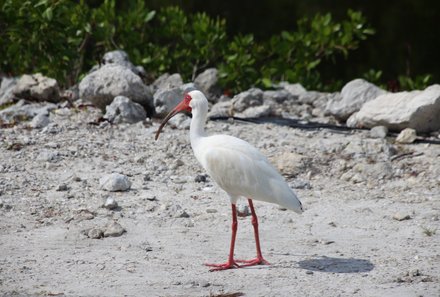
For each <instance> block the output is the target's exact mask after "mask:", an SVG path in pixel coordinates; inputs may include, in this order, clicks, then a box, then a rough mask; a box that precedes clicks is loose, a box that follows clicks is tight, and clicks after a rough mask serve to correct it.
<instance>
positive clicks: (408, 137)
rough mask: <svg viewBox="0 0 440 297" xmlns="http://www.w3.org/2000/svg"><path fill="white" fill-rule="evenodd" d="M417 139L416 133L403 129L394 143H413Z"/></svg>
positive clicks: (412, 130) (409, 129)
mask: <svg viewBox="0 0 440 297" xmlns="http://www.w3.org/2000/svg"><path fill="white" fill-rule="evenodd" d="M416 139H417V132H416V130H414V129H411V128H406V129H403V130H402V131H401V132H400V133H399V135H397V138H396V141H397V142H399V143H413V142H414V141H415V140H416Z"/></svg>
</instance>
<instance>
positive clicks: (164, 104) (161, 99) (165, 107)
mask: <svg viewBox="0 0 440 297" xmlns="http://www.w3.org/2000/svg"><path fill="white" fill-rule="evenodd" d="M194 89H195V87H194V84H193V83H189V84H184V85H181V86H180V87H174V88H164V89H158V90H157V91H156V92H155V93H154V96H153V99H154V110H155V112H156V114H157V115H159V116H165V115H166V114H168V113H169V112H170V111H171V110H172V109H173V108H174V107H176V105H177V104H179V103H180V101H182V99H183V95H184V94H185V93H187V92H190V91H192V90H194Z"/></svg>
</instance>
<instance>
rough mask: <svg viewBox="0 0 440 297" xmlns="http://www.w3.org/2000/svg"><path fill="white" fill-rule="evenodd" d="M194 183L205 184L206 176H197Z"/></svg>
mask: <svg viewBox="0 0 440 297" xmlns="http://www.w3.org/2000/svg"><path fill="white" fill-rule="evenodd" d="M194 181H195V182H196V183H205V182H206V175H204V174H197V176H196V177H195V178H194Z"/></svg>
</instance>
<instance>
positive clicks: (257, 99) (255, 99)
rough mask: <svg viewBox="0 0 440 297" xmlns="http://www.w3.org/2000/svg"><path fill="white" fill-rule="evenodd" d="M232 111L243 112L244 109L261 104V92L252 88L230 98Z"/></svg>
mask: <svg viewBox="0 0 440 297" xmlns="http://www.w3.org/2000/svg"><path fill="white" fill-rule="evenodd" d="M232 104H233V106H234V111H236V112H243V111H244V110H245V109H247V108H249V107H253V106H260V105H262V104H263V91H262V90H260V89H258V88H252V89H249V90H247V91H244V92H241V93H239V94H237V95H235V96H234V98H232Z"/></svg>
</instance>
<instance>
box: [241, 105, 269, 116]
mask: <svg viewBox="0 0 440 297" xmlns="http://www.w3.org/2000/svg"><path fill="white" fill-rule="evenodd" d="M271 111H272V108H271V107H270V106H269V105H260V106H253V107H249V108H247V109H246V110H245V111H243V112H242V113H237V114H236V116H237V117H241V118H260V117H266V116H268V115H269V114H270V113H271Z"/></svg>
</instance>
